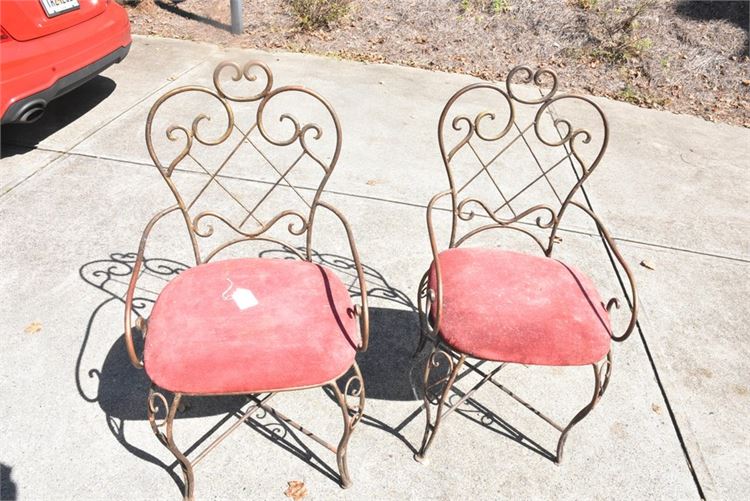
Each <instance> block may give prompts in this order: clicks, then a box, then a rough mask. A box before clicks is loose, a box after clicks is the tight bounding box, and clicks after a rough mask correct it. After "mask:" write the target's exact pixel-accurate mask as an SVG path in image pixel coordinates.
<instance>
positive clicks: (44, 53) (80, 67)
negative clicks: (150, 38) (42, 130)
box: [0, 0, 130, 124]
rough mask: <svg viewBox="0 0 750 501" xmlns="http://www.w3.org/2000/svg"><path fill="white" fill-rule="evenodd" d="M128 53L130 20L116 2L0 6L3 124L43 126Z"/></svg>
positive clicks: (2, 1) (14, 1)
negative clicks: (51, 106) (69, 95)
mask: <svg viewBox="0 0 750 501" xmlns="http://www.w3.org/2000/svg"><path fill="white" fill-rule="evenodd" d="M129 49H130V22H129V21H128V15H127V13H126V12H125V9H123V8H122V6H120V5H119V4H117V3H116V2H115V1H114V0H0V113H1V114H2V123H3V124H6V123H30V122H33V121H35V120H38V119H39V117H41V116H42V114H44V109H45V108H46V106H47V103H49V102H50V101H51V100H53V99H55V98H57V97H60V96H62V95H63V94H65V93H66V92H69V91H71V90H73V89H75V88H76V87H78V86H79V85H81V84H83V83H85V82H86V81H88V80H90V79H91V78H93V77H95V76H96V75H97V74H99V73H101V72H102V71H104V69H105V68H107V67H108V66H110V65H112V64H114V63H119V62H120V61H122V60H123V59H124V58H125V56H126V55H127V53H128V50H129Z"/></svg>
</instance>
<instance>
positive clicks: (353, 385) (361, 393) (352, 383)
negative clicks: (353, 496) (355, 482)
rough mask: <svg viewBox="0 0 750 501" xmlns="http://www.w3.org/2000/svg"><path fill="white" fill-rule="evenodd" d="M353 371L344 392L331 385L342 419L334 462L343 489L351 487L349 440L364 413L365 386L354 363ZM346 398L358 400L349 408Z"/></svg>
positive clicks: (336, 385) (334, 384)
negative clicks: (340, 434)
mask: <svg viewBox="0 0 750 501" xmlns="http://www.w3.org/2000/svg"><path fill="white" fill-rule="evenodd" d="M352 368H353V369H354V375H353V376H351V377H350V378H349V379H347V380H346V383H345V384H344V391H343V392H342V391H341V390H340V389H339V386H338V384H336V383H333V384H331V385H330V386H331V388H332V389H333V393H334V394H335V395H336V400H337V401H338V403H339V407H341V414H342V416H343V418H344V433H343V435H342V436H341V440H340V441H339V445H338V448H337V449H336V462H337V463H338V467H339V474H340V475H341V487H342V488H344V489H347V488H349V487H350V486H351V485H352V479H351V476H350V475H349V465H348V463H347V458H346V453H347V448H348V446H349V438H350V437H351V435H352V431H353V430H354V427H355V426H356V425H357V423H359V420H360V419H362V416H363V415H364V412H365V385H364V379H363V378H362V373H361V372H360V370H359V366H358V365H357V363H356V362H355V363H354V365H353V366H352ZM347 396H353V397H357V398H358V399H359V400H358V402H357V404H356V405H354V406H350V405H349V403H348V402H347V400H346V398H347Z"/></svg>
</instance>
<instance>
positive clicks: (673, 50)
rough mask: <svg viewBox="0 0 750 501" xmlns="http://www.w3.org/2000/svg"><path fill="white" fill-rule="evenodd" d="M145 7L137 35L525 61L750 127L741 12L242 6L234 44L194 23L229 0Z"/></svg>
mask: <svg viewBox="0 0 750 501" xmlns="http://www.w3.org/2000/svg"><path fill="white" fill-rule="evenodd" d="M154 1H157V3H156V6H158V5H160V4H159V3H158V1H160V0H143V2H142V3H141V5H140V6H138V7H137V8H135V9H132V10H131V19H132V22H133V30H134V31H135V32H137V33H154V34H159V35H163V36H173V37H178V38H190V39H196V40H205V41H212V42H217V43H223V44H231V45H242V46H246V47H257V48H265V49H283V50H293V51H303V52H313V53H319V54H327V55H335V56H338V57H345V58H352V59H359V60H365V61H376V62H389V63H396V64H404V65H409V66H416V67H422V68H430V69H440V70H445V71H453V72H461V73H470V74H473V75H477V76H480V77H482V78H486V79H490V80H496V79H501V78H502V77H503V76H504V75H505V73H506V72H507V71H508V69H509V68H511V67H512V66H514V65H516V64H520V63H528V64H532V65H540V66H547V67H552V68H554V69H555V70H556V71H557V72H558V74H559V75H560V78H561V82H562V83H563V85H564V86H565V88H566V89H567V90H571V91H583V92H587V93H591V94H596V95H602V96H608V97H612V98H615V99H620V100H624V101H628V102H631V103H634V104H637V105H640V106H648V107H655V108H665V109H669V110H672V111H675V112H679V113H691V114H695V115H699V116H702V117H704V118H706V119H709V120H720V121H725V122H729V123H734V124H740V125H745V126H749V127H750V81H748V78H750V77H749V76H748V75H750V58H749V57H748V27H747V19H748V12H747V11H748V2H699V1H687V0H658V1H655V0H503V1H502V2H495V1H493V0H430V1H429V2H425V1H424V0H367V1H365V0H354V1H352V2H351V9H350V13H349V14H348V15H347V16H346V17H344V18H343V20H344V22H338V23H331V25H329V28H330V29H324V30H316V29H314V30H312V31H309V30H307V31H306V30H302V29H301V28H300V23H299V20H298V18H297V16H295V14H294V12H291V11H290V9H289V3H288V2H289V0H266V1H265V2H251V1H249V0H246V1H245V26H246V27H247V28H246V34H245V35H243V36H240V37H232V36H231V35H229V34H228V33H227V32H226V31H224V30H221V29H220V28H217V27H216V26H215V25H216V24H217V23H216V22H214V23H213V24H214V25H211V24H210V23H207V22H205V21H203V22H202V21H201V20H200V16H205V17H208V18H211V19H213V20H214V21H217V22H220V23H225V24H228V22H229V19H228V12H227V13H226V14H225V15H224V17H225V18H217V17H211V16H216V15H217V14H216V12H217V10H216V8H217V6H218V5H221V6H225V5H227V4H228V2H227V1H226V0H204V1H198V0H187V1H185V2H184V3H181V4H179V5H178V9H179V11H183V12H184V13H185V15H182V16H181V15H179V12H178V14H175V9H170V10H167V9H165V8H162V7H156V8H153V7H155V5H154ZM164 3H168V2H164ZM147 4H148V5H147ZM497 6H501V7H502V8H496V7H497ZM225 10H228V9H227V8H225ZM187 14H190V15H187ZM191 16H192V19H191V18H190V17H191Z"/></svg>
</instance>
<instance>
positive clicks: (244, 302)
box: [232, 287, 258, 310]
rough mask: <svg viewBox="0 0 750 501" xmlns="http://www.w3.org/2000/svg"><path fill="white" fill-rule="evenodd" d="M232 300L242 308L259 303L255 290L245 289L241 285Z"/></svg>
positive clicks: (233, 294)
mask: <svg viewBox="0 0 750 501" xmlns="http://www.w3.org/2000/svg"><path fill="white" fill-rule="evenodd" d="M232 300H233V301H234V304H236V305H237V308H239V309H240V310H246V309H248V308H252V307H253V306H256V305H257V304H258V300H257V299H256V298H255V294H253V291H251V290H250V289H243V288H241V287H238V288H237V289H235V291H234V292H233V293H232Z"/></svg>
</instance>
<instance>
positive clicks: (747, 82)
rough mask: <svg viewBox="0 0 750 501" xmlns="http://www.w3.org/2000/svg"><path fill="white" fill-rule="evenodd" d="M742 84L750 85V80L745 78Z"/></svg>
mask: <svg viewBox="0 0 750 501" xmlns="http://www.w3.org/2000/svg"><path fill="white" fill-rule="evenodd" d="M742 85H744V86H745V87H750V80H743V81H742Z"/></svg>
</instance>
